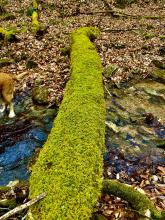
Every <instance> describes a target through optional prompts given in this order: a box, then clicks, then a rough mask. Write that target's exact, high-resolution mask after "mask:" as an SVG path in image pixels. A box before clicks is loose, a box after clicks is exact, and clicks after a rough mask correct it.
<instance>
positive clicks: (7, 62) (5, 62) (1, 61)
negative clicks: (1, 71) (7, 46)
mask: <svg viewBox="0 0 165 220" xmlns="http://www.w3.org/2000/svg"><path fill="white" fill-rule="evenodd" d="M12 63H15V60H14V59H9V58H4V59H0V68H1V67H3V66H8V65H10V64H12Z"/></svg>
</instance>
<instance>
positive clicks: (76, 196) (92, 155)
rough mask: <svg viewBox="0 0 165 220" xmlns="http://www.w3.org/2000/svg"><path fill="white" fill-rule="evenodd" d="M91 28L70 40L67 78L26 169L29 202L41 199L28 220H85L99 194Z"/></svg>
mask: <svg viewBox="0 0 165 220" xmlns="http://www.w3.org/2000/svg"><path fill="white" fill-rule="evenodd" d="M98 33H99V31H98V29H96V28H85V27H84V28H80V29H78V30H77V31H75V32H74V33H73V34H72V38H71V77H70V80H69V81H68V83H67V86H66V89H65V94H64V99H63V101H62V104H61V106H60V109H59V113H58V115H57V117H56V119H55V121H54V126H53V128H52V130H51V133H50V135H49V137H48V140H47V141H46V143H45V144H44V146H43V149H42V150H41V152H40V155H39V158H38V160H37V162H36V164H35V165H34V167H33V168H32V175H31V178H30V198H35V197H36V196H37V195H39V194H40V193H41V192H46V194H47V196H46V197H45V198H44V199H43V200H42V201H41V202H40V203H39V204H36V205H34V207H32V208H31V210H30V211H31V213H32V216H33V217H34V219H40V220H53V219H60V220H80V219H81V220H88V219H89V218H90V216H91V213H92V211H93V206H94V205H95V203H96V201H97V199H98V197H99V195H100V192H101V188H102V173H103V158H102V152H103V149H104V145H105V144H104V136H105V102H104V91H103V85H102V65H101V61H100V58H99V56H98V54H97V51H96V49H95V47H94V45H93V44H92V42H91V41H90V39H93V38H96V37H97V36H98Z"/></svg>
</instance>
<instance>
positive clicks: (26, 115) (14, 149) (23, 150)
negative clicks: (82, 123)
mask: <svg viewBox="0 0 165 220" xmlns="http://www.w3.org/2000/svg"><path fill="white" fill-rule="evenodd" d="M14 106H15V112H16V117H15V118H13V119H10V118H8V116H7V114H5V116H4V115H0V185H7V184H8V183H9V182H10V181H14V180H20V181H25V180H27V179H28V177H29V173H30V171H29V170H30V169H29V164H30V159H31V158H32V156H33V155H34V154H35V153H37V152H38V151H39V149H40V148H41V147H42V145H43V144H44V142H45V141H46V139H47V136H48V134H49V132H50V130H51V128H52V124H53V120H54V117H55V115H56V113H57V110H56V109H47V108H46V107H44V106H35V105H34V104H33V102H32V99H31V98H30V96H23V97H21V96H16V98H15V100H14Z"/></svg>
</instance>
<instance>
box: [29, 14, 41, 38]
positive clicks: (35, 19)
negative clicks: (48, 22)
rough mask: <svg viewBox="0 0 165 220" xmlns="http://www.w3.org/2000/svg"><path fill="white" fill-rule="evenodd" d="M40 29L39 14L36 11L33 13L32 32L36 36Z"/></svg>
mask: <svg viewBox="0 0 165 220" xmlns="http://www.w3.org/2000/svg"><path fill="white" fill-rule="evenodd" d="M39 29H40V24H39V22H38V13H37V12H36V11H33V13H32V25H31V31H32V33H34V34H36V33H37V31H38V30H39Z"/></svg>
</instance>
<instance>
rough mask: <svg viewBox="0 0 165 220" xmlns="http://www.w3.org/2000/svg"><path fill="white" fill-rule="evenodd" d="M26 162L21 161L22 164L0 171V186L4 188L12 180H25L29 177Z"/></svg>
mask: <svg viewBox="0 0 165 220" xmlns="http://www.w3.org/2000/svg"><path fill="white" fill-rule="evenodd" d="M27 164H28V162H27V161H22V164H20V165H19V166H17V167H15V168H13V169H11V170H4V169H2V168H1V169H0V185H1V186H5V185H7V184H8V183H9V182H10V181H12V180H17V179H19V180H23V181H24V180H27V179H28V177H29V172H28V170H27Z"/></svg>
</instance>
